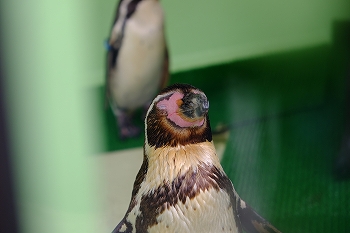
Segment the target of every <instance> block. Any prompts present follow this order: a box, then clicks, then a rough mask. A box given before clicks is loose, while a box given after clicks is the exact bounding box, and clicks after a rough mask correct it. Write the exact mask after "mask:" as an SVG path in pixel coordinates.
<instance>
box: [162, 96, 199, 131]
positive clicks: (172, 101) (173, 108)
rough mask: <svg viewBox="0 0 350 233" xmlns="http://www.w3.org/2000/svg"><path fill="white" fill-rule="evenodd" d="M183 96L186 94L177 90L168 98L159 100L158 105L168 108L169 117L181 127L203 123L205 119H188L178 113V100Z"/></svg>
mask: <svg viewBox="0 0 350 233" xmlns="http://www.w3.org/2000/svg"><path fill="white" fill-rule="evenodd" d="M183 96H184V95H183V94H182V93H179V92H175V93H174V94H173V95H172V96H171V97H170V98H169V99H168V100H167V99H164V100H162V101H159V102H158V104H157V107H158V108H159V109H163V110H166V111H167V115H168V116H167V118H168V119H169V120H171V121H172V122H174V123H175V124H176V125H178V126H180V127H194V126H201V125H203V123H204V119H201V120H199V121H186V120H184V119H183V118H182V117H181V116H180V115H179V114H178V113H177V111H178V110H179V106H178V105H177V101H178V100H180V99H182V97H183Z"/></svg>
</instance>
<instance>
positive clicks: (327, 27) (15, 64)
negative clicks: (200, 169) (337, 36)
mask: <svg viewBox="0 0 350 233" xmlns="http://www.w3.org/2000/svg"><path fill="white" fill-rule="evenodd" d="M116 3H117V2H116V1H111V0H108V1H102V2H99V1H86V0H85V1H82V0H76V1H67V0H62V1H56V2H54V1H44V0H30V1H25V2H23V1H21V2H20V1H17V0H13V1H9V0H7V1H1V2H0V17H1V30H2V38H1V39H2V40H1V41H2V44H1V48H2V53H3V54H4V55H3V57H4V58H5V59H4V61H3V63H4V65H5V66H4V67H5V70H4V71H3V72H4V73H5V75H6V80H5V81H6V82H5V88H4V89H5V96H6V99H5V100H6V103H7V106H8V122H9V128H10V138H11V151H12V154H13V156H12V164H13V166H12V169H13V172H14V179H15V191H16V205H17V207H18V213H19V222H20V229H21V232H28V233H32V232H33V233H34V232H35V233H41V232H53V233H54V232H99V230H98V229H97V226H98V224H99V223H98V220H97V219H99V216H98V213H100V211H101V210H100V204H99V202H100V200H99V196H98V191H97V190H96V189H97V188H96V187H97V185H98V183H99V181H98V180H97V179H96V168H95V166H94V164H92V160H91V159H90V157H92V156H94V155H96V154H98V153H101V152H104V151H108V150H114V149H121V148H125V147H134V146H140V145H142V141H143V139H142V137H140V138H137V139H135V140H133V141H131V142H127V143H124V145H123V146H120V144H118V143H115V139H116V138H117V137H116V135H115V130H114V129H111V128H112V127H113V124H111V122H112V120H111V115H110V114H109V113H105V111H104V109H103V93H102V89H103V85H104V72H105V70H104V68H105V51H104V47H103V41H104V40H105V39H106V38H107V37H108V34H109V29H110V27H111V23H112V18H113V14H114V10H115V7H116ZM162 5H163V7H164V10H165V13H166V29H167V39H168V46H169V50H170V59H171V71H172V76H171V78H172V79H171V82H172V83H174V82H188V83H192V84H194V85H197V86H198V87H200V88H202V89H203V90H204V91H205V92H206V93H208V97H209V99H210V101H211V110H210V114H211V116H210V117H211V119H212V121H213V125H214V127H215V126H216V125H218V124H221V123H224V124H231V123H232V124H234V127H236V128H237V127H238V129H237V130H235V131H233V133H231V136H230V139H229V142H230V143H229V145H228V150H227V151H226V154H225V156H224V161H223V164H224V167H225V169H226V171H227V173H228V174H229V176H230V178H231V179H232V180H233V182H234V184H235V185H236V188H238V189H239V190H242V192H240V193H241V195H242V196H244V197H245V199H248V200H249V201H248V202H249V203H251V204H252V205H253V206H254V207H256V208H257V209H258V210H262V211H263V212H265V213H266V212H267V213H269V211H273V213H270V214H269V216H267V217H269V218H270V219H272V220H274V221H273V222H280V224H276V225H278V226H281V228H282V230H285V232H321V231H317V230H316V231H313V230H312V229H306V228H305V229H303V228H300V226H302V225H300V224H301V223H300V222H302V221H304V220H305V219H306V220H307V219H311V220H310V221H311V223H313V222H314V223H315V225H317V223H319V221H323V220H324V219H329V218H330V217H329V216H328V215H327V213H328V212H327V211H330V212H332V213H336V214H334V215H332V216H333V217H332V218H331V219H332V220H334V221H335V220H337V219H338V220H339V219H340V220H339V221H341V220H342V218H346V217H348V216H349V213H348V211H347V209H348V208H350V207H349V204H348V202H349V201H347V199H346V198H345V197H346V196H348V195H350V193H349V188H348V186H346V183H345V184H344V183H341V184H337V183H332V182H333V181H331V178H330V176H326V175H325V174H324V173H322V171H324V169H327V166H326V165H327V164H329V165H330V163H331V161H332V156H333V157H334V153H335V152H334V151H336V149H337V148H336V144H337V142H338V141H337V139H339V140H340V133H339V132H340V131H341V130H340V129H341V122H342V119H341V115H342V111H341V110H339V109H341V106H342V101H341V100H342V95H343V94H342V93H343V92H344V91H343V90H342V81H343V80H342V79H343V76H342V74H343V68H344V66H342V65H338V64H339V63H337V61H341V62H342V61H344V60H343V59H342V57H343V56H344V57H345V55H343V54H342V53H341V51H342V50H341V49H340V50H339V51H336V50H334V47H336V46H335V45H334V43H333V38H334V25H336V24H335V23H336V22H338V21H344V20H345V21H346V20H350V1H348V0H338V1H334V0H306V1H305V0H303V1H302V0H296V1H289V2H287V1H284V2H281V1H272V0H266V1H249V2H247V1H238V0H223V1H220V2H215V1H208V0H203V1H200V3H199V2H198V1H194V0H187V1H170V0H163V1H162ZM345 43H346V42H345ZM334 51H336V52H334ZM339 57H340V58H339ZM338 58H339V60H337V59H338ZM341 62H340V63H341ZM327 72H328V73H327ZM329 88H331V90H329ZM329 93H331V94H330V95H329ZM333 98H334V99H335V100H334V99H333ZM338 100H339V101H338ZM327 101H330V102H331V104H328V103H326V102H327ZM332 101H333V102H332ZM334 103H336V104H334ZM337 104H338V105H339V108H337ZM325 105H327V106H326V107H324V106H325ZM320 106H321V107H320ZM322 106H323V107H322ZM300 109H301V110H300ZM304 109H307V110H305V111H304ZM300 112H301V113H300ZM296 113H300V114H302V115H303V114H304V115H305V114H306V115H307V117H305V118H303V117H301V118H300V115H293V114H296ZM322 113H324V114H322ZM290 114H292V115H293V116H294V118H293V117H292V118H288V117H286V116H289V115H290ZM308 114H309V115H308ZM332 114H333V115H332ZM266 116H267V118H266ZM320 116H325V117H321V118H317V117H320ZM264 117H265V118H264ZM295 117H296V118H295ZM252 119H253V121H252ZM264 119H265V120H264ZM266 119H267V120H266ZM271 119H272V120H271ZM247 122H248V123H247ZM249 122H250V123H249ZM251 122H253V123H251ZM274 122H279V123H274ZM315 122H316V123H317V122H318V123H319V124H316V123H315ZM299 123H300V124H299ZM141 124H142V122H141ZM242 125H243V126H242ZM300 125H302V126H305V127H301V126H300ZM320 125H326V126H328V127H329V128H325V129H322V130H321V129H320V131H317V130H316V131H315V130H314V129H319V126H320ZM277 126H278V127H277ZM298 126H299V127H300V128H301V129H305V130H306V133H305V131H302V132H301V133H300V132H299V133H298V132H297V131H298ZM254 127H255V128H254ZM256 127H257V128H256ZM279 127H283V130H281V128H279ZM234 129H235V128H234ZM243 129H245V130H243ZM301 129H299V130H301ZM240 131H242V132H240ZM291 131H292V133H287V135H286V136H283V135H285V134H284V132H291ZM249 132H251V133H252V135H250V136H249ZM305 134H307V135H305ZM242 135H243V136H242ZM244 135H246V136H244ZM264 135H265V136H264ZM300 135H303V136H305V138H303V139H300ZM245 138H246V139H245ZM252 138H253V139H252ZM329 138H330V140H331V143H330V146H331V148H329V147H325V145H327V143H328V142H329V141H328V139H329ZM258 139H259V140H258ZM297 139H300V140H299V141H298V140H297ZM240 140H241V141H242V140H243V142H241V144H240V143H239V142H240ZM244 140H246V141H244ZM252 142H254V143H253V144H252ZM293 143H294V144H293ZM242 145H243V146H242ZM259 145H260V146H259ZM320 145H322V146H321V147H320ZM298 148H301V149H300V150H298ZM251 150H253V152H249V151H251ZM254 151H255V152H254ZM256 151H263V152H262V153H256ZM300 151H302V153H301V152H300ZM231 152H232V153H234V154H235V155H239V154H241V155H244V154H248V155H250V156H247V157H245V158H241V159H240V157H237V156H236V157H234V156H232V155H231V154H228V153H231ZM327 152H329V153H330V154H332V155H330V157H327ZM260 154H262V155H263V156H265V157H263V158H264V160H263V163H262V165H261V163H258V162H256V160H260V159H261V158H259V157H257V156H256V157H254V158H252V157H251V156H252V155H260ZM269 154H270V156H269ZM301 154H302V155H305V156H306V155H308V154H314V155H315V156H316V157H312V159H314V158H316V159H317V160H316V161H321V162H320V163H321V165H320V166H317V168H315V169H309V168H305V170H301V171H305V172H306V171H309V172H311V173H307V176H309V175H310V174H311V175H313V176H317V175H320V176H321V177H323V178H324V179H323V181H322V182H320V183H317V184H315V185H316V186H315V187H316V188H315V189H312V188H311V191H310V192H311V194H310V195H309V196H308V197H307V199H306V201H305V202H303V201H301V203H299V207H305V209H298V210H296V211H294V212H293V213H297V214H294V215H291V214H290V213H289V212H288V211H287V210H288V209H289V210H290V209H293V208H294V207H292V206H293V205H292V204H290V203H288V201H289V200H290V199H288V198H289V195H292V194H290V193H289V191H286V192H282V191H280V192H279V193H278V191H276V192H277V193H276V192H273V194H271V192H272V191H271V190H276V186H278V185H281V184H286V185H287V186H283V187H290V186H292V185H295V182H296V183H300V182H302V181H303V180H305V179H303V177H301V175H300V176H291V175H290V174H286V173H283V172H277V171H275V170H276V169H274V168H278V169H277V170H279V171H283V170H284V169H286V168H288V167H292V168H293V166H295V171H296V174H300V170H297V168H300V166H301V165H302V164H305V163H311V165H314V163H313V160H312V159H311V160H307V162H305V161H303V162H302V164H298V163H300V161H301V160H298V155H299V156H300V155H301ZM296 155H297V156H296ZM317 155H321V156H320V157H317ZM303 158H305V157H303V156H302V157H301V158H300V159H303ZM322 158H324V160H321V159H322ZM247 159H248V164H253V165H247V162H244V161H245V160H247ZM290 160H293V161H294V162H293V161H290ZM281 161H282V162H281ZM283 161H284V162H283ZM269 162H271V163H272V164H271V163H269ZM237 164H240V167H236V166H238V165H237ZM289 164H293V166H288V165H289ZM245 166H248V168H247V169H248V170H246V173H247V174H246V176H245V177H246V178H247V177H248V178H247V179H246V180H245V182H249V183H248V184H254V186H253V185H251V187H250V189H249V188H245V186H244V184H243V183H240V180H242V179H241V178H240V176H243V175H244V174H245V172H244V169H243V170H242V167H245ZM263 168H266V169H263ZM249 169H250V170H249ZM259 169H261V170H265V171H266V170H267V171H268V172H271V171H272V174H273V178H271V173H266V172H260V173H259V172H257V173H254V174H255V177H253V176H251V175H249V174H252V173H249V171H256V170H259ZM322 169H323V170H322ZM264 174H265V175H264ZM268 174H270V175H269V176H268ZM324 176H326V177H324ZM268 177H270V178H268ZM293 177H297V178H295V179H293ZM298 177H299V178H298ZM257 178H261V179H262V182H264V184H270V185H272V186H273V187H270V186H268V185H265V186H266V187H270V188H271V189H269V188H261V187H260V186H259V183H256V182H257V181H255V180H254V179H257ZM264 179H265V180H264ZM266 179H267V180H266ZM269 179H270V180H269ZM289 179H291V180H289ZM243 180H244V179H243ZM308 180H309V181H310V180H312V178H310V177H309V178H308V179H306V181H305V182H306V184H307V181H308ZM325 180H326V181H329V183H325V182H326V181H325ZM242 182H243V181H242ZM328 184H330V185H328ZM237 186H238V187H237ZM303 188H304V190H308V189H310V188H308V187H303ZM251 189H253V190H251ZM325 189H326V191H327V193H328V196H327V197H324V196H322V195H321V196H320V194H319V193H320V192H321V191H322V190H325ZM333 189H334V190H335V189H336V190H344V189H345V192H342V193H341V194H337V193H332V192H331V191H332V190H333ZM269 190H270V194H271V195H272V196H273V197H274V198H272V196H271V195H268V194H269ZM277 190H278V189H277ZM288 190H289V189H288ZM298 190H299V191H298V192H296V194H295V196H296V197H300V196H303V192H301V191H300V190H303V189H298ZM314 190H318V191H317V192H316V193H315V191H314ZM310 192H308V193H310ZM337 192H338V191H337ZM339 192H340V191H339ZM259 193H261V195H262V196H264V195H266V196H267V197H268V198H270V200H267V202H266V203H273V208H268V206H266V205H264V204H263V203H265V202H264V200H261V199H259V198H260V197H259V196H258V194H259ZM337 197H341V198H343V199H341V201H342V202H345V203H346V204H345V205H343V208H345V210H343V209H341V210H339V209H337V205H339V204H337V203H339V202H336V204H334V205H332V206H331V207H330V208H329V209H322V211H324V212H320V213H319V214H318V215H322V218H320V219H315V218H313V215H312V214H310V213H311V212H312V211H314V212H313V213H315V211H318V210H317V209H312V208H311V209H310V208H306V206H307V205H306V204H310V203H311V204H310V205H312V207H313V206H320V205H322V204H325V203H328V201H330V200H333V198H337ZM261 198H262V197H261ZM297 200H303V199H301V198H300V199H297ZM306 202H307V203H306ZM281 206H285V207H283V208H282V207H281ZM339 208H341V206H340V207H339ZM342 211H343V212H342ZM344 211H345V212H344ZM339 216H340V217H339ZM272 220H271V221H272ZM289 220H290V221H289ZM344 222H345V220H344ZM294 224H296V225H299V228H294V229H295V230H294V231H293V230H291V229H293V226H294ZM306 224H308V223H306ZM326 226H327V227H328V228H322V229H323V230H325V231H324V232H345V231H342V230H343V228H339V229H338V230H332V226H331V225H326ZM333 229H334V228H333Z"/></svg>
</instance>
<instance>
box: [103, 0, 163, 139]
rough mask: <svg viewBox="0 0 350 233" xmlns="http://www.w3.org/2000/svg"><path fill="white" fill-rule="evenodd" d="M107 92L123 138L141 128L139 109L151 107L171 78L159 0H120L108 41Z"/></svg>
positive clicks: (137, 131)
mask: <svg viewBox="0 0 350 233" xmlns="http://www.w3.org/2000/svg"><path fill="white" fill-rule="evenodd" d="M108 47H109V49H108V53H107V80H106V95H107V98H108V101H109V104H110V106H111V109H112V111H113V113H114V115H115V117H116V120H117V123H118V126H119V130H120V137H121V138H128V137H134V136H136V135H138V134H139V132H140V130H139V129H138V128H137V127H136V126H135V125H134V124H133V123H132V116H133V113H134V111H135V110H136V109H139V108H142V107H143V108H145V109H147V108H148V105H149V104H150V102H151V101H152V99H153V98H154V97H155V96H156V94H157V92H158V91H159V89H161V88H164V87H165V86H166V84H167V81H168V80H167V79H168V74H169V70H168V66H169V65H168V64H169V61H168V52H167V46H166V40H165V30H164V13H163V9H162V7H161V5H160V3H159V1H158V0H120V2H119V4H118V7H117V11H116V17H115V19H114V24H113V27H112V30H111V34H110V38H109V41H108Z"/></svg>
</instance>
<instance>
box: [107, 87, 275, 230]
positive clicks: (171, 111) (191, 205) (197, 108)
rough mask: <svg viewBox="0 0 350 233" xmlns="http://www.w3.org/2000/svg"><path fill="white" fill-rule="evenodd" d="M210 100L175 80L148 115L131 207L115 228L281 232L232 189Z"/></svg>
mask: <svg viewBox="0 0 350 233" xmlns="http://www.w3.org/2000/svg"><path fill="white" fill-rule="evenodd" d="M208 110H209V101H208V99H207V97H206V95H205V94H204V93H203V91H201V90H200V89H198V88H195V87H193V86H191V85H189V84H174V85H171V86H169V87H167V88H165V89H164V90H163V91H161V92H160V94H159V95H158V96H157V97H156V98H155V99H154V100H153V102H152V103H151V105H150V107H149V109H148V111H147V114H146V117H145V143H144V154H143V163H142V165H141V168H140V170H139V172H138V174H137V176H136V180H135V182H134V187H133V190H132V195H131V201H130V205H129V208H128V209H127V211H126V214H125V216H124V218H123V219H122V220H121V221H120V223H119V224H118V225H117V226H116V228H115V229H114V230H113V232H112V233H121V232H123V233H130V232H137V233H144V232H149V233H155V232H162V233H166V232H179V233H187V232H191V233H193V232H216V233H217V232H231V233H241V232H243V231H245V232H248V233H278V232H280V231H279V230H278V229H277V228H275V227H274V226H273V225H271V224H270V223H269V222H268V221H267V220H265V219H264V218H262V217H261V216H260V215H258V214H257V213H256V212H255V211H254V210H253V209H252V208H251V207H250V206H249V205H248V204H247V203H246V202H245V201H243V200H242V199H241V198H240V197H239V195H238V194H237V192H236V191H235V189H234V186H233V184H232V182H231V181H230V179H229V178H228V176H227V175H226V174H225V172H224V170H223V168H222V166H221V164H220V161H219V159H218V156H217V154H216V151H215V147H214V144H213V140H212V133H211V128H210V122H209V117H208Z"/></svg>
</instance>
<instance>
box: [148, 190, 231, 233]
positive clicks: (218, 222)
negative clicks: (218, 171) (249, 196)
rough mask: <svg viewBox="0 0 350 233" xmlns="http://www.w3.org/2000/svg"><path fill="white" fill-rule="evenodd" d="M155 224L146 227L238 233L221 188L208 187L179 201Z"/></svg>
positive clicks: (150, 230)
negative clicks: (206, 189) (218, 189)
mask: <svg viewBox="0 0 350 233" xmlns="http://www.w3.org/2000/svg"><path fill="white" fill-rule="evenodd" d="M157 221H158V224H157V225H154V226H152V227H151V228H149V232H150V233H156V232H178V233H187V232H191V233H192V232H232V233H237V232H238V230H237V227H236V223H235V218H234V216H233V210H232V205H231V203H230V198H229V196H228V195H227V193H225V192H224V191H222V190H221V191H216V190H215V189H211V190H208V191H205V192H201V193H200V194H199V195H198V196H196V197H195V198H193V199H192V200H190V199H189V198H188V199H187V200H186V202H185V204H183V203H182V202H178V204H177V205H175V206H171V207H170V208H169V209H168V210H165V211H164V212H163V213H162V214H161V215H159V216H158V218H157Z"/></svg>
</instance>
